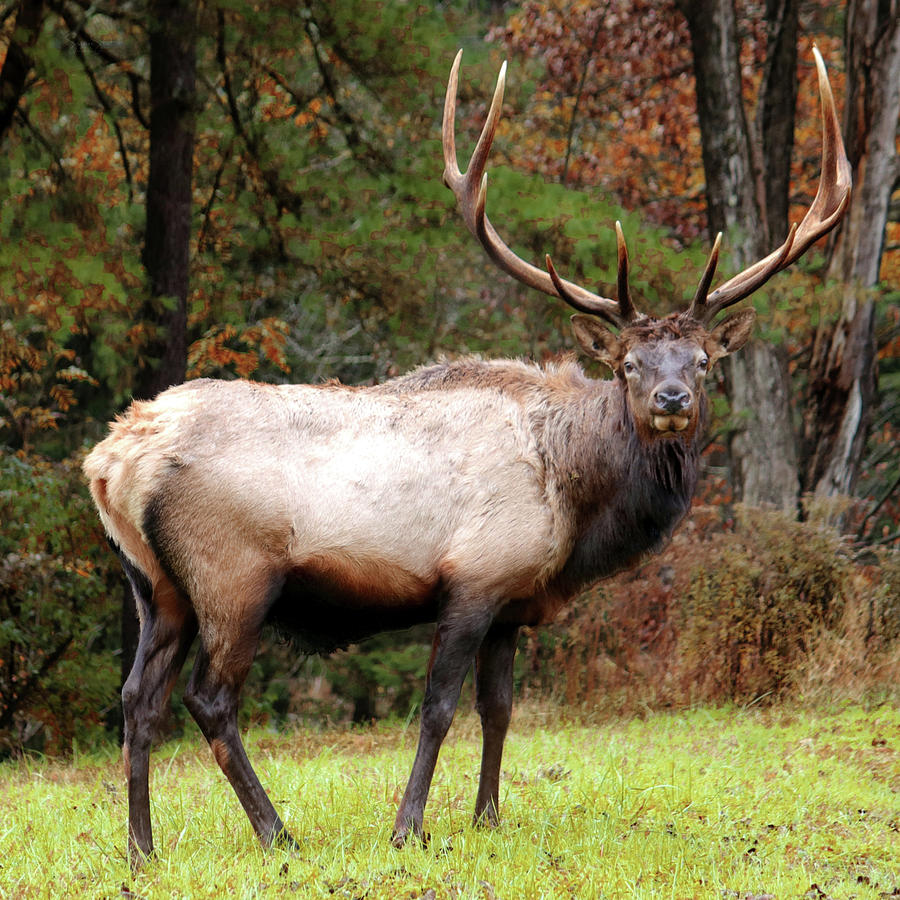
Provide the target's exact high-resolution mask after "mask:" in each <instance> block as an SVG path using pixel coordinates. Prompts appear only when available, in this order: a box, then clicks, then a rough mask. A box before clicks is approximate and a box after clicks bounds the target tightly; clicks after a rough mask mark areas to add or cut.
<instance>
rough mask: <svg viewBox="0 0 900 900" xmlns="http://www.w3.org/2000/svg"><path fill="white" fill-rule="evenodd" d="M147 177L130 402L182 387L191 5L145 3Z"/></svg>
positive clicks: (169, 0)
mask: <svg viewBox="0 0 900 900" xmlns="http://www.w3.org/2000/svg"><path fill="white" fill-rule="evenodd" d="M150 17H151V26H150V172H149V177H148V181H147V232H146V236H145V239H144V266H145V267H146V269H147V275H148V277H149V281H150V300H149V302H148V303H147V304H146V305H145V306H144V308H143V309H142V310H141V314H140V319H141V321H142V322H145V323H147V324H148V325H150V326H151V327H152V329H153V334H152V336H151V339H150V341H149V342H148V343H147V345H146V346H145V348H144V352H145V354H146V356H147V357H148V365H146V366H145V368H144V369H143V370H142V371H141V374H140V376H139V378H138V383H137V385H136V388H135V392H134V393H135V397H141V398H147V397H153V396H155V395H156V394H157V393H159V392H160V391H161V390H164V389H165V388H167V387H169V386H170V385H173V384H179V383H180V382H182V381H184V376H185V371H186V368H187V295H188V282H189V272H190V236H191V209H192V194H191V174H192V163H193V154H194V115H195V109H196V106H197V101H196V87H195V67H196V59H195V56H196V53H195V43H196V19H197V10H196V5H195V3H194V2H193V0H154V2H152V3H151V4H150Z"/></svg>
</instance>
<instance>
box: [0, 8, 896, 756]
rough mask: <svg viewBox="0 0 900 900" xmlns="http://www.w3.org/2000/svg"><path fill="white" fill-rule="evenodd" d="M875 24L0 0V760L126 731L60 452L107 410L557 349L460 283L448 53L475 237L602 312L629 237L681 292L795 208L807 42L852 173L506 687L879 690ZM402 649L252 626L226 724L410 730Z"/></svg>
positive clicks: (805, 132) (92, 532)
mask: <svg viewBox="0 0 900 900" xmlns="http://www.w3.org/2000/svg"><path fill="white" fill-rule="evenodd" d="M898 23H900V11H898V8H897V3H896V2H872V0H849V2H846V3H845V2H841V3H834V2H831V0H828V2H826V0H803V2H800V0H740V2H736V0H706V2H700V0H696V2H692V0H677V2H673V0H656V2H649V0H646V2H625V0H598V2H595V3H591V4H589V3H585V2H580V0H579V2H574V3H566V4H562V3H558V2H553V0H527V2H525V3H522V4H510V5H503V4H499V3H478V2H474V0H473V2H470V3H467V4H452V3H432V4H416V3H406V2H400V0H390V2H375V0H337V2H321V3H319V2H311V3H305V4H304V3H294V2H286V0H285V2H277V0H276V2H269V3H261V4H257V3H251V2H244V0H223V2H207V3H201V4H196V3H191V2H187V0H133V2H113V0H109V2H97V3H93V2H92V3H88V2H82V0H52V2H48V0H14V2H7V3H6V4H4V5H3V6H2V8H0V29H2V34H0V40H2V43H0V60H2V62H0V145H2V151H3V152H2V156H0V170H2V175H3V183H2V186H0V191H2V208H0V313H2V331H0V445H2V460H0V756H2V755H8V754H15V753H19V752H22V751H23V750H40V751H43V752H48V753H56V752H66V751H68V750H70V749H71V747H72V746H73V743H75V742H77V744H78V745H79V746H82V747H83V746H86V745H94V744H96V743H98V742H102V741H104V740H107V739H109V738H111V737H114V736H115V734H116V732H117V730H118V729H119V727H120V711H119V696H118V691H119V686H120V684H121V680H122V673H123V670H126V669H127V667H128V663H129V658H130V654H131V653H132V652H133V646H134V613H133V604H132V603H131V601H130V598H129V596H128V594H127V591H126V588H125V583H124V579H123V577H122V574H121V571H120V569H119V566H118V563H117V561H116V559H115V557H114V556H113V554H112V552H111V551H110V550H109V548H108V546H107V545H106V542H105V539H104V536H103V533H102V529H101V528H100V526H99V522H98V520H97V518H96V515H95V513H94V511H93V509H92V506H91V503H90V500H89V497H88V495H87V490H86V486H85V484H84V482H83V478H82V476H81V474H80V464H81V460H82V459H83V457H84V454H85V453H86V452H87V450H88V449H89V448H90V447H91V446H92V445H93V444H94V443H95V442H96V441H97V440H99V439H100V438H101V437H102V436H103V435H104V433H105V430H106V423H107V422H108V420H110V419H111V418H112V417H113V416H114V415H115V414H116V413H117V412H119V411H121V410H122V409H123V408H124V407H125V406H126V405H127V403H128V402H129V401H130V399H131V398H132V397H134V396H137V397H141V396H152V395H153V394H154V393H155V392H156V391H157V390H159V389H160V388H161V387H164V386H165V385H167V384H170V383H175V382H177V381H180V380H182V379H183V378H185V377H187V378H196V377H202V376H212V377H220V378H234V377H253V378H256V379H261V380H267V381H297V382H321V381H323V380H325V379H328V378H339V379H340V380H341V381H344V382H346V383H373V382H379V381H382V380H384V379H386V378H388V377H390V376H391V375H393V374H397V373H400V372H402V371H404V370H406V369H408V368H410V367H412V366H414V365H417V364H419V363H422V362H426V361H428V360H431V359H434V358H437V357H439V356H442V355H444V356H455V355H459V354H464V353H482V354H485V355H491V356H496V355H509V356H528V357H530V358H533V359H536V360H544V359H548V358H552V357H553V356H556V355H558V354H559V353H566V352H570V351H571V346H572V345H571V340H570V337H569V332H568V322H567V319H568V314H567V312H566V308H565V307H564V305H563V304H562V303H557V302H554V301H552V300H549V299H548V298H546V297H544V296H540V295H536V294H533V293H531V292H528V291H527V290H526V289H524V288H522V287H520V286H518V285H516V284H514V283H512V282H511V280H510V279H508V278H506V277H505V276H503V275H501V274H499V273H498V272H496V270H494V269H492V268H491V266H490V264H489V262H488V261H487V260H486V259H485V257H484V256H483V253H482V251H481V250H480V248H479V247H478V245H477V243H476V242H475V241H474V240H473V239H472V238H471V237H470V236H469V235H468V234H467V233H466V231H465V227H464V226H463V225H462V222H461V220H460V218H459V216H458V213H457V212H456V211H455V209H454V204H453V200H452V196H451V195H450V193H449V192H448V191H447V190H446V188H444V187H443V185H442V184H441V177H440V175H441V169H442V161H441V149H440V135H439V128H440V125H439V122H440V114H441V108H442V101H443V94H444V90H445V85H446V79H447V76H448V73H449V68H450V64H451V61H452V59H453V56H454V54H455V52H456V50H457V49H458V48H459V47H462V48H464V49H465V55H464V60H463V68H462V77H461V90H460V112H459V114H458V125H457V128H458V132H459V137H458V144H459V146H460V155H461V157H463V158H467V154H468V151H467V149H466V148H468V147H471V141H472V140H473V139H474V135H475V134H477V131H478V130H479V129H480V127H481V122H482V121H483V116H484V113H485V110H486V106H487V103H488V101H489V99H490V95H491V93H492V87H493V80H494V78H495V77H496V73H497V71H498V69H499V65H500V62H501V60H502V59H504V58H508V59H509V61H510V72H509V77H508V89H507V94H506V102H505V106H504V117H503V120H502V123H501V126H500V131H499V134H498V137H497V140H496V145H495V149H494V151H493V156H492V158H493V163H492V166H491V190H490V195H489V214H490V216H491V219H492V221H494V222H495V223H496V224H497V226H498V228H499V229H500V231H501V232H502V233H503V234H504V235H505V236H506V237H507V238H508V240H509V242H510V243H511V244H512V246H514V247H515V248H516V250H517V251H518V252H519V253H520V254H521V255H523V256H525V257H527V258H531V259H535V260H539V259H542V258H543V254H544V253H547V252H549V253H551V254H552V255H553V257H554V259H555V260H558V261H559V263H560V264H562V265H563V266H564V269H565V272H566V274H567V275H568V277H574V278H575V280H578V281H580V282H582V283H588V284H591V285H599V290H600V291H601V292H602V293H606V294H607V295H610V294H611V293H612V292H613V290H614V284H615V257H616V253H615V238H614V232H613V230H612V223H613V222H614V221H615V220H617V219H619V220H621V221H622V224H623V228H624V231H625V234H626V237H627V239H628V242H629V248H630V252H631V259H632V283H633V292H634V294H635V295H636V300H637V302H638V305H639V306H640V307H641V308H642V309H648V310H650V311H652V312H653V313H655V314H664V313H666V312H668V311H670V310H672V309H676V308H680V307H682V306H683V305H684V304H685V303H686V302H687V301H688V300H689V298H690V297H691V295H692V293H693V290H694V288H695V286H696V282H697V280H698V278H699V273H700V272H701V270H702V267H703V263H704V260H705V254H706V252H707V250H708V247H709V244H710V240H709V235H710V234H711V233H714V232H715V231H717V230H723V231H725V232H726V237H725V246H726V247H727V248H728V259H727V261H726V262H725V266H724V268H726V269H727V268H729V267H731V269H732V270H736V269H738V268H741V267H743V266H745V265H747V264H748V262H752V261H753V260H754V259H756V258H759V257H760V256H762V255H765V254H766V253H767V252H768V251H769V250H770V249H772V248H773V247H775V246H776V245H777V243H778V242H779V241H780V240H781V239H782V238H783V237H784V234H785V233H786V231H787V222H788V220H789V219H790V220H791V221H797V220H798V219H799V218H800V216H802V213H803V211H804V210H805V209H806V208H807V207H808V205H809V203H810V201H811V198H812V196H813V194H814V192H815V185H816V181H817V178H818V171H819V151H820V127H821V126H820V118H819V112H818V108H817V107H818V100H817V90H816V87H815V74H814V67H813V63H812V52H811V47H812V44H813V42H815V43H817V44H818V46H819V48H820V49H821V51H822V53H823V56H824V57H825V59H826V61H827V63H828V66H829V71H830V76H831V81H832V84H833V86H834V90H835V95H836V98H837V102H838V108H839V109H840V110H843V114H844V120H843V129H844V134H845V141H846V143H847V148H848V155H849V157H850V161H851V164H852V165H853V167H854V198H853V205H852V207H851V210H850V213H849V214H848V216H847V219H846V221H845V223H844V224H843V225H842V227H841V229H840V230H839V232H838V233H837V236H832V237H831V238H829V239H828V240H827V241H823V242H821V246H819V247H817V248H816V252H811V253H810V254H808V257H807V258H806V259H805V260H804V261H803V262H802V263H800V264H798V265H796V266H794V267H793V268H792V270H790V271H789V272H786V273H784V274H781V275H779V276H777V277H776V278H775V279H774V280H773V281H772V282H770V283H769V285H767V287H766V288H765V289H764V290H762V291H760V292H758V293H757V295H756V296H755V297H754V298H753V300H752V302H753V303H754V304H755V305H756V307H757V309H758V310H759V313H760V315H759V322H760V324H759V327H758V339H757V340H756V341H754V343H753V344H752V345H751V346H750V347H748V348H746V351H745V352H744V353H742V354H741V356H740V357H739V358H738V359H737V360H736V361H735V363H734V365H733V366H729V367H725V368H724V369H723V371H721V372H720V373H718V377H717V378H716V379H714V381H713V384H712V385H711V394H712V399H713V402H714V407H715V413H716V415H715V421H714V426H713V430H712V432H711V435H710V441H709V446H708V448H707V451H706V454H705V457H704V459H705V468H704V478H703V483H702V487H701V491H700V493H699V496H698V499H697V502H696V504H695V509H694V514H693V516H692V517H691V519H690V521H689V522H688V523H687V524H686V525H685V526H684V527H683V528H682V529H681V531H680V532H679V533H678V535H677V536H676V538H675V540H674V541H673V543H672V545H671V546H670V547H669V548H668V550H667V551H666V552H665V553H664V554H663V555H662V556H661V557H657V558H655V559H652V560H649V561H648V562H647V563H646V564H645V565H644V566H642V567H641V568H639V569H638V570H637V571H635V572H632V573H628V574H627V575H623V576H620V577H618V578H617V579H614V580H612V581H610V582H607V583H604V584H603V585H601V586H599V587H598V588H596V589H594V590H593V591H591V592H589V593H588V594H586V595H585V597H583V598H581V599H580V600H579V601H578V603H576V604H575V605H574V606H573V607H572V608H571V609H569V610H568V611H567V613H566V614H565V615H564V616H563V617H562V618H561V620H560V621H559V622H557V623H556V624H555V625H554V626H553V627H551V628H547V629H543V630H541V631H534V632H529V633H526V634H525V635H524V636H523V638H522V643H521V645H520V653H519V657H518V661H517V670H516V684H517V690H518V691H519V693H520V694H525V695H532V696H541V697H549V698H552V699H553V700H555V701H558V702H564V703H567V704H569V705H570V706H571V707H572V708H574V709H592V710H596V709H598V708H599V709H610V710H634V709H638V708H641V707H644V706H646V705H651V706H672V705H675V706H677V705H685V704H690V703H696V702H723V701H736V702H743V703H747V702H751V703H764V702H773V701H776V700H779V699H784V698H791V699H793V700H796V701H812V702H815V701H817V700H827V701H833V700H835V699H839V698H841V697H844V696H846V697H852V698H854V699H857V700H859V699H865V700H869V701H875V702H877V701H878V700H883V699H885V698H886V697H894V698H895V699H896V692H897V685H898V684H900V550H898V545H900V497H898V485H900V460H898V454H897V449H896V448H897V443H896V442H897V436H898V430H900V364H898V353H897V350H898V347H900V312H898V303H897V301H898V298H900V225H898V222H897V219H898V194H897V188H898V185H900V167H898V163H897V125H898V107H900V24H898ZM716 35H717V36H718V37H717V38H716V39H715V40H714V39H713V38H714V37H716ZM719 38H720V39H721V40H720V39H719ZM712 46H730V47H731V48H732V50H733V53H732V54H731V58H730V60H724V61H723V60H722V59H719V60H718V61H717V60H716V59H715V58H714V55H711V54H710V53H709V52H708V51H709V48H711V47H712ZM716 66H718V67H719V68H718V69H717V68H716ZM729 92H730V93H729ZM729 173H731V174H729ZM729 177H734V178H736V181H735V182H734V183H728V180H727V179H728V178H729ZM592 374H595V375H596V376H597V377H604V373H602V372H600V371H599V370H597V371H593V370H592ZM429 644H430V635H429V633H428V630H427V629H426V630H413V631H411V632H406V633H403V634H401V635H397V634H392V635H385V636H381V637H379V638H376V639H374V640H373V641H371V642H369V643H367V644H365V645H362V646H358V647H351V648H348V649H347V650H346V651H343V652H341V653H338V654H336V655H335V656H333V657H331V658H329V659H326V660H323V659H319V658H305V657H300V656H297V655H296V654H295V652H294V651H293V650H292V649H291V648H290V646H288V645H284V644H282V643H280V642H279V640H278V638H277V636H275V635H272V636H269V637H268V638H267V642H266V646H265V647H264V648H263V652H261V653H260V655H259V657H258V659H257V662H256V663H255V666H254V672H253V675H252V677H251V680H250V682H248V687H247V690H246V697H245V701H244V707H245V709H244V715H245V716H246V717H250V718H254V719H258V720H268V721H272V722H274V723H280V722H282V721H284V720H294V719H298V718H305V717H311V718H321V717H328V718H332V719H341V718H344V717H346V718H353V719H354V720H356V721H365V720H369V719H371V718H372V717H375V716H380V715H387V714H392V713H393V714H399V715H401V716H405V715H411V714H412V713H413V712H414V711H415V709H416V706H417V704H418V701H419V699H420V697H421V690H422V687H423V682H424V677H423V673H424V670H425V665H426V661H427V655H428V647H429ZM170 720H171V721H170V723H169V726H168V727H169V729H170V730H178V729H180V728H181V727H182V726H183V724H184V721H183V720H184V717H183V713H182V711H181V708H180V705H178V704H176V705H175V706H174V708H173V711H172V715H171V717H170Z"/></svg>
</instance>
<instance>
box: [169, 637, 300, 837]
mask: <svg viewBox="0 0 900 900" xmlns="http://www.w3.org/2000/svg"><path fill="white" fill-rule="evenodd" d="M251 637H252V639H247V638H246V637H245V639H244V640H243V641H242V642H241V645H240V646H239V647H237V648H234V649H232V650H231V651H230V652H226V651H220V652H215V651H214V652H213V654H212V655H211V654H210V653H209V652H208V651H207V649H206V647H201V648H200V650H199V652H198V654H197V659H196V662H195V664H194V669H193V671H192V672H191V678H190V681H189V682H188V686H187V689H186V690H185V695H184V703H185V706H187V708H188V710H189V711H190V713H191V715H192V716H193V717H194V720H195V721H196V722H197V724H198V725H199V726H200V730H201V731H202V732H203V736H204V737H205V738H206V740H207V742H208V743H209V746H210V749H211V750H212V752H213V755H214V756H215V758H216V762H217V763H218V764H219V767H220V768H221V769H222V771H223V772H224V773H225V777H226V778H227V779H228V780H229V782H231V786H232V787H233V788H234V792H235V793H236V794H237V797H238V800H240V802H241V806H243V807H244V811H245V812H246V813H247V817H248V818H249V819H250V824H251V825H252V826H253V829H254V831H256V833H257V835H258V836H259V839H260V841H261V843H262V844H263V846H266V847H268V846H272V845H273V844H282V845H284V846H288V847H297V842H296V841H295V840H294V839H293V838H292V837H291V835H290V834H289V833H288V831H287V829H286V828H285V827H284V823H283V822H282V821H281V818H280V817H279V815H278V813H277V812H276V811H275V807H274V806H273V805H272V801H271V800H269V797H268V795H267V794H266V792H265V789H264V788H263V786H262V784H261V783H260V781H259V778H258V777H257V775H256V772H254V771H253V766H251V765H250V760H249V759H248V758H247V752H246V750H245V749H244V744H243V742H242V741H241V735H240V731H239V730H238V724H237V713H238V701H239V698H240V691H241V687H242V686H243V684H244V681H245V679H246V677H247V673H248V671H249V670H250V664H251V662H252V661H253V655H254V653H255V651H256V645H257V642H258V638H259V635H258V633H256V634H254V635H252V636H251Z"/></svg>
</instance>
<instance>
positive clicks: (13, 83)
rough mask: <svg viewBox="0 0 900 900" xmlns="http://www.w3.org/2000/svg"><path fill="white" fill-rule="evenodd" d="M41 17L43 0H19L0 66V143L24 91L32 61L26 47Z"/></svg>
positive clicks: (30, 44) (32, 42) (33, 40)
mask: <svg viewBox="0 0 900 900" xmlns="http://www.w3.org/2000/svg"><path fill="white" fill-rule="evenodd" d="M43 21H44V0H21V2H20V3H19V9H18V11H17V12H16V24H15V27H14V28H13V33H12V39H11V40H10V42H9V46H8V47H7V48H6V58H5V59H4V60H3V68H2V69H0V143H2V142H3V139H4V138H5V137H6V134H7V132H8V131H9V129H10V126H11V125H12V120H13V116H14V115H15V114H16V109H17V108H18V106H19V101H20V100H21V99H22V94H24V93H25V81H26V79H27V78H28V73H29V72H30V71H31V67H32V66H33V65H34V63H33V60H32V59H31V55H30V51H31V48H32V47H34V45H35V43H36V42H37V39H38V37H39V36H40V33H41V24H42V23H43Z"/></svg>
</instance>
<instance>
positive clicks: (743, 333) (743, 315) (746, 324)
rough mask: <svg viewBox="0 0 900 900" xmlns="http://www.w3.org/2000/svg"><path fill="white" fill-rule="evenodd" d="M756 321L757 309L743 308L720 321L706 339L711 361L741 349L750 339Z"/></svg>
mask: <svg viewBox="0 0 900 900" xmlns="http://www.w3.org/2000/svg"><path fill="white" fill-rule="evenodd" d="M755 322H756V310H755V309H742V310H741V311H740V312H736V313H734V314H733V315H730V316H728V318H726V319H723V320H722V321H721V322H719V324H718V325H716V327H715V328H714V329H713V330H712V331H711V332H710V334H709V337H708V338H707V339H706V352H707V353H708V354H709V361H710V362H711V363H714V362H715V361H716V360H717V359H721V358H722V357H723V356H728V354H729V353H734V352H735V350H740V349H741V347H743V346H744V344H746V343H747V341H748V340H750V335H751V334H752V332H753V324H754V323H755Z"/></svg>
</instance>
